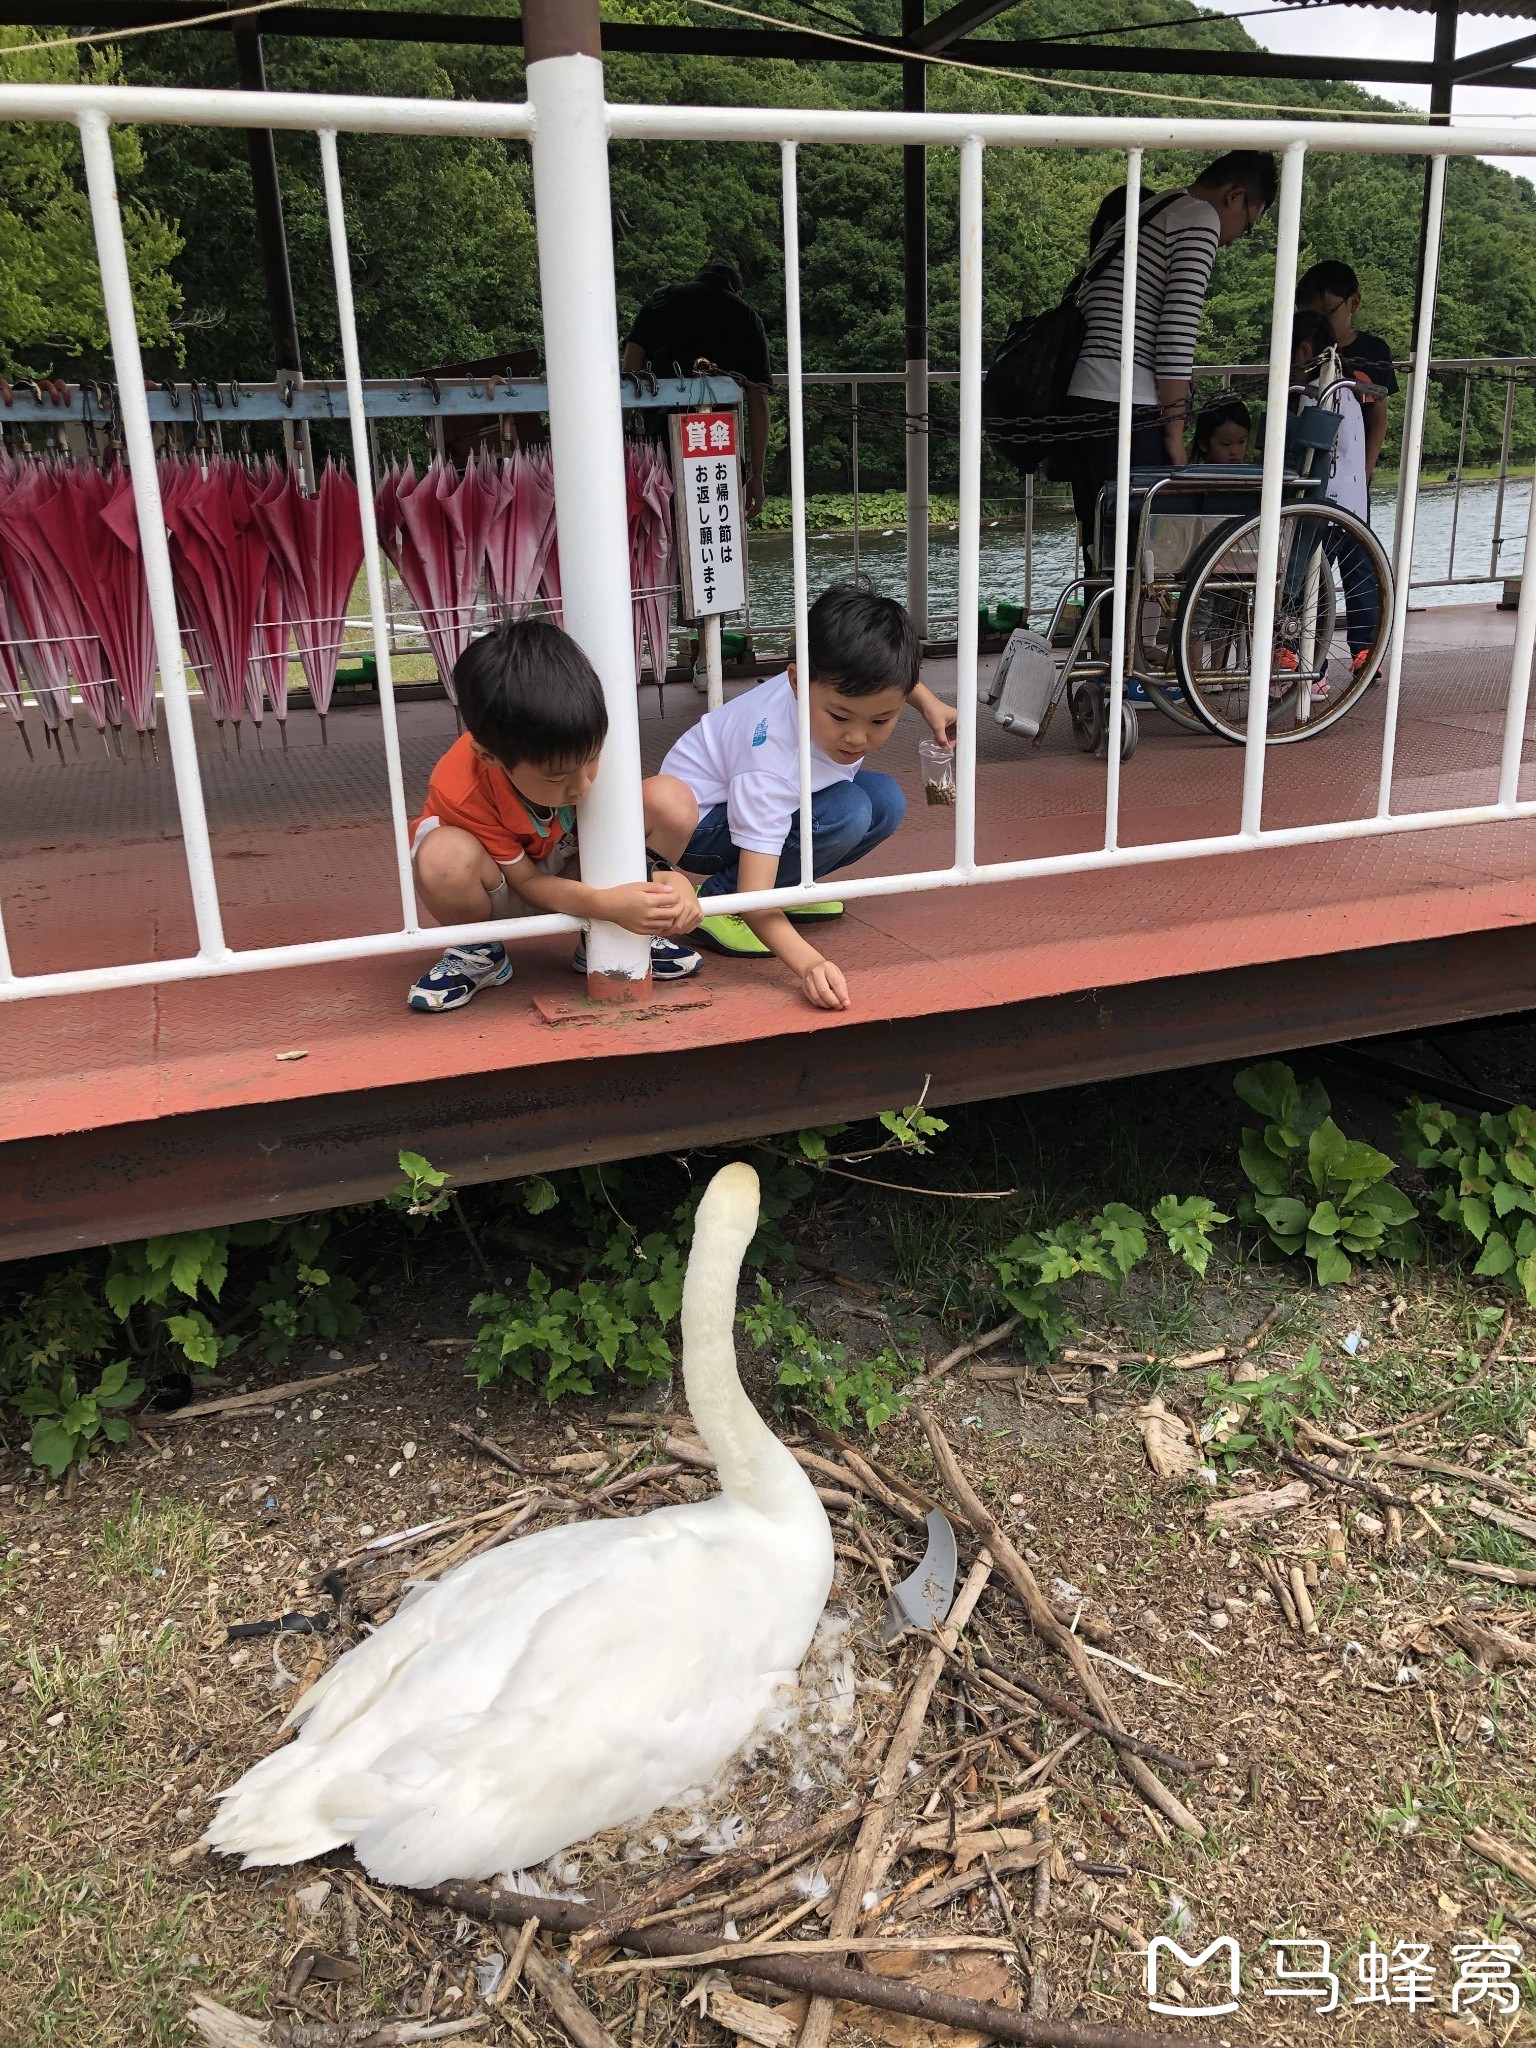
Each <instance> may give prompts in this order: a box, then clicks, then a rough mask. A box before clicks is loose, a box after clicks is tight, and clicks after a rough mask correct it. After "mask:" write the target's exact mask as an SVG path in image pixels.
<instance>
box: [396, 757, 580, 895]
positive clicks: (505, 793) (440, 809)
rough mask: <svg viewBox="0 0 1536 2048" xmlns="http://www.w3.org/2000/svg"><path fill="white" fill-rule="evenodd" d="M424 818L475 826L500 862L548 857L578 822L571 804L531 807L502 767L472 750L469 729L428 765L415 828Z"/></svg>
mask: <svg viewBox="0 0 1536 2048" xmlns="http://www.w3.org/2000/svg"><path fill="white" fill-rule="evenodd" d="M425 818H436V819H437V821H438V823H439V824H440V825H457V826H459V828H460V829H461V830H462V831H465V832H473V833H474V835H475V837H476V838H477V839H478V840H479V842H480V844H481V845H482V846H483V847H484V848H485V850H486V852H487V853H488V854H489V855H490V856H491V859H492V860H493V861H495V862H497V864H498V865H499V866H501V867H504V868H509V867H512V866H514V865H515V864H516V863H517V862H518V861H520V860H524V859H527V860H535V861H538V860H544V859H546V858H547V857H548V856H549V855H550V854H551V853H553V852H554V850H555V848H556V847H557V846H558V845H559V844H560V842H561V841H562V840H563V839H564V838H565V836H566V834H567V833H568V832H572V831H574V830H575V827H576V813H575V811H574V809H572V808H570V807H569V806H562V808H561V809H559V810H557V811H536V810H534V809H533V808H532V807H531V806H530V805H529V804H528V803H527V802H526V801H525V800H524V799H523V798H522V797H520V796H519V795H518V793H517V791H516V790H515V789H514V788H513V786H512V778H511V776H510V775H508V773H507V771H506V769H505V768H503V767H501V766H499V765H498V763H496V762H495V761H487V760H486V759H485V757H484V756H483V755H481V754H478V753H477V752H476V751H475V746H474V742H473V741H472V740H471V739H470V736H469V734H468V733H467V732H466V733H461V734H460V735H459V737H458V738H457V739H456V740H455V741H454V743H453V745H452V746H451V747H450V748H449V749H448V751H447V753H446V754H444V756H443V758H442V759H441V761H439V762H438V764H437V766H436V767H435V768H434V769H433V770H432V777H431V780H430V781H429V782H428V784H427V802H426V808H425V809H424V810H423V812H422V814H421V818H420V819H418V820H417V827H416V829H417V830H419V829H420V825H421V822H422V819H425ZM414 836H415V833H414V832H413V833H412V837H413V838H414Z"/></svg>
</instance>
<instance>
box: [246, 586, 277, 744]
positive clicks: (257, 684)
mask: <svg viewBox="0 0 1536 2048" xmlns="http://www.w3.org/2000/svg"><path fill="white" fill-rule="evenodd" d="M245 688H246V697H247V700H248V701H249V702H250V704H251V706H252V715H253V716H255V715H257V714H256V711H255V706H256V705H257V704H259V703H260V701H261V696H262V692H263V690H265V692H266V699H267V702H268V703H269V704H270V705H271V707H272V715H273V716H274V717H275V718H276V720H277V729H278V731H279V732H280V733H281V734H282V736H283V752H284V753H285V754H286V753H287V751H288V614H287V613H286V612H285V611H284V610H283V586H282V578H281V576H280V575H279V574H278V570H277V566H276V564H275V563H272V564H271V565H270V566H269V567H268V570H267V579H266V582H265V583H264V584H263V585H262V591H261V604H260V607H259V609H258V611H257V616H256V637H255V639H254V641H253V642H252V646H251V665H250V669H249V670H248V672H247V674H246V681H245Z"/></svg>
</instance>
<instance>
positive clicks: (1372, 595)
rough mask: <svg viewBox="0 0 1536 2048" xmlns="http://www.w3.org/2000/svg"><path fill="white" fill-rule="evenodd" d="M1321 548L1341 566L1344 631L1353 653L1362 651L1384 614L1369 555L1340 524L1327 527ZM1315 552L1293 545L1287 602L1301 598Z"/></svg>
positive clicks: (1288, 566) (1285, 589)
mask: <svg viewBox="0 0 1536 2048" xmlns="http://www.w3.org/2000/svg"><path fill="white" fill-rule="evenodd" d="M1321 547H1322V553H1323V556H1324V558H1325V560H1327V561H1329V562H1334V563H1337V565H1338V571H1339V582H1340V583H1341V584H1342V585H1343V589H1344V634H1345V638H1346V639H1347V640H1348V642H1349V651H1350V654H1351V655H1352V656H1353V655H1356V654H1361V653H1363V652H1364V651H1365V649H1366V648H1368V647H1369V646H1371V644H1372V643H1373V641H1374V640H1375V638H1376V628H1377V626H1378V624H1379V623H1380V617H1381V607H1380V603H1379V600H1378V598H1377V594H1376V578H1375V576H1374V574H1373V573H1372V570H1371V563H1370V557H1369V556H1368V555H1367V554H1366V552H1365V549H1364V547H1363V546H1362V545H1361V543H1360V542H1359V541H1358V540H1356V538H1355V536H1354V535H1353V534H1352V533H1347V532H1345V530H1344V529H1343V528H1342V527H1339V526H1330V527H1329V528H1328V529H1327V530H1326V537H1325V538H1324V540H1323V541H1322V543H1321ZM1313 553H1314V550H1313V549H1307V548H1293V550H1292V553H1291V556H1290V559H1289V561H1288V562H1287V563H1286V567H1285V577H1284V582H1283V585H1282V601H1283V602H1284V603H1287V604H1298V603H1299V602H1300V601H1301V596H1302V592H1303V591H1304V590H1305V588H1306V582H1307V571H1308V569H1309V568H1310V567H1311V564H1312V559H1313ZM1287 644H1289V643H1287ZM1293 651H1294V650H1293Z"/></svg>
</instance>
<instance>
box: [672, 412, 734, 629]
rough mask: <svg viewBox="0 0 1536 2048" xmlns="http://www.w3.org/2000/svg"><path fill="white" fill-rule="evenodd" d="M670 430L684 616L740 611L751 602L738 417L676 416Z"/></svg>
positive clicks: (712, 414) (719, 414) (723, 414)
mask: <svg viewBox="0 0 1536 2048" xmlns="http://www.w3.org/2000/svg"><path fill="white" fill-rule="evenodd" d="M671 430H672V480H673V484H674V486H675V491H676V495H675V497H674V500H673V502H674V504H675V505H676V508H677V527H678V535H677V537H678V555H679V557H680V559H681V562H682V571H683V616H684V618H687V619H703V618H710V617H713V616H715V615H716V614H718V613H720V612H734V611H739V610H740V609H741V607H742V606H743V605H744V604H745V603H746V601H747V546H746V529H745V527H744V525H743V522H742V517H741V438H740V427H739V425H738V422H737V416H736V414H735V413H733V412H685V413H675V414H674V415H673V417H672V420H671Z"/></svg>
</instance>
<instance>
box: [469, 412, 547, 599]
mask: <svg viewBox="0 0 1536 2048" xmlns="http://www.w3.org/2000/svg"><path fill="white" fill-rule="evenodd" d="M493 482H494V485H495V488H496V509H495V512H494V514H493V516H492V520H491V527H490V533H489V535H488V537H487V541H486V568H487V570H488V571H489V574H490V581H491V590H492V592H493V593H494V596H495V599H496V605H497V609H498V610H499V611H500V612H501V614H502V616H503V617H505V618H512V619H520V618H522V616H523V615H524V613H525V612H527V611H529V610H530V609H531V608H532V606H533V605H534V603H535V601H536V600H537V598H538V595H539V590H540V586H541V584H542V582H543V578H544V571H545V568H546V566H547V565H548V561H549V555H550V550H551V549H552V548H553V547H554V544H555V494H554V490H553V488H552V486H551V484H550V480H549V478H548V476H547V474H546V473H545V471H544V470H543V469H542V468H540V469H536V468H535V467H534V465H533V464H532V462H531V461H530V460H529V458H528V456H527V455H525V454H524V453H522V451H521V450H519V452H518V453H517V454H516V455H514V456H513V457H512V459H511V461H510V462H504V463H503V464H502V465H501V467H500V471H499V473H498V474H496V475H495V476H494V477H493Z"/></svg>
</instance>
